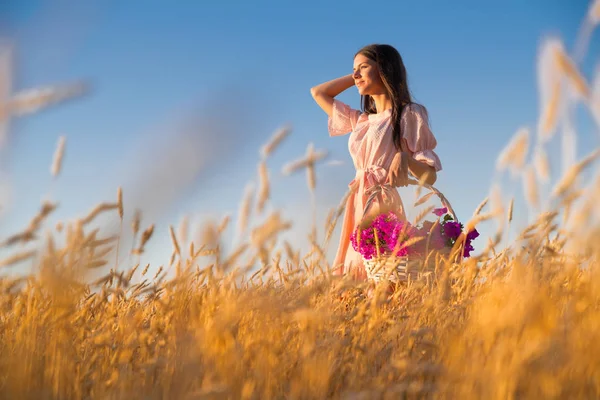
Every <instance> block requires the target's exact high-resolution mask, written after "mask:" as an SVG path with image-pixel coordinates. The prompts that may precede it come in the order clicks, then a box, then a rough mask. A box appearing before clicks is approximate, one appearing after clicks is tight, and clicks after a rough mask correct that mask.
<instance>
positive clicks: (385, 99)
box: [371, 93, 392, 113]
mask: <svg viewBox="0 0 600 400" xmlns="http://www.w3.org/2000/svg"><path fill="white" fill-rule="evenodd" d="M371 97H372V98H373V101H374V102H375V108H376V109H377V113H380V112H383V111H385V110H387V109H388V108H392V99H390V96H388V95H387V93H386V94H375V95H371Z"/></svg>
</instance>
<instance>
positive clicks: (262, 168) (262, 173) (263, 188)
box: [256, 161, 270, 213]
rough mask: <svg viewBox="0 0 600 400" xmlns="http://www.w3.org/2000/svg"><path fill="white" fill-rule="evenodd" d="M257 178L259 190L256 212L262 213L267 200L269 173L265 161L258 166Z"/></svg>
mask: <svg viewBox="0 0 600 400" xmlns="http://www.w3.org/2000/svg"><path fill="white" fill-rule="evenodd" d="M258 177H259V182H260V189H259V191H258V201H257V207H256V209H257V211H258V212H259V213H262V211H263V209H264V207H265V204H266V203H267V200H268V199H269V195H270V190H269V186H270V185H269V171H268V170H267V164H266V162H265V161H261V162H260V163H259V164H258Z"/></svg>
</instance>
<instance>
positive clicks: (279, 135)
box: [261, 126, 291, 158]
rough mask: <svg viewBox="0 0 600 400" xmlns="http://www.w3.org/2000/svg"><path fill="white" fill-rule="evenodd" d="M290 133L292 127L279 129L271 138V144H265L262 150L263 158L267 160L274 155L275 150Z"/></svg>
mask: <svg viewBox="0 0 600 400" xmlns="http://www.w3.org/2000/svg"><path fill="white" fill-rule="evenodd" d="M290 132H291V127H290V126H284V127H283V128H281V129H279V130H278V131H277V132H275V134H274V135H273V136H272V137H271V139H270V140H269V142H267V144H265V145H264V146H263V147H262V149H261V155H262V157H263V158H267V157H269V156H270V155H271V154H273V152H274V151H275V149H276V148H277V147H278V146H279V145H280V144H281V142H282V141H283V140H284V139H285V138H286V137H287V136H288V135H289V134H290Z"/></svg>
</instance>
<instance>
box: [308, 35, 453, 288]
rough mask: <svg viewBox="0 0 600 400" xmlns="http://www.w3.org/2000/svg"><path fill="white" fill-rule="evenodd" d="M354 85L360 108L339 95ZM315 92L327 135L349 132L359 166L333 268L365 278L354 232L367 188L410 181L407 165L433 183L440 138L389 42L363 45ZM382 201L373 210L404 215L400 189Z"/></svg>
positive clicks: (314, 88) (402, 64) (360, 216)
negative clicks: (349, 67) (349, 65)
mask: <svg viewBox="0 0 600 400" xmlns="http://www.w3.org/2000/svg"><path fill="white" fill-rule="evenodd" d="M352 86H356V87H357V89H358V93H359V94H360V96H361V110H356V109H353V108H351V107H350V106H348V105H347V104H344V103H342V102H341V101H339V100H338V99H336V96H337V95H339V94H340V93H342V92H343V91H345V90H346V89H348V88H350V87H352ZM311 94H312V96H313V98H314V100H315V101H316V102H317V104H318V105H319V106H320V107H321V108H322V109H323V110H324V111H325V112H326V113H327V115H328V116H329V119H328V130H329V135H330V136H340V135H345V134H350V136H349V138H348V149H349V151H350V155H351V157H352V160H353V163H354V167H355V168H356V175H355V178H354V179H353V180H352V181H351V182H350V183H349V188H350V189H351V194H350V196H349V197H348V200H347V201H346V209H345V213H344V220H343V224H342V232H341V237H340V240H339V247H338V250H337V253H336V256H335V260H334V262H333V272H334V274H336V275H348V274H349V275H350V276H352V277H353V278H355V279H358V280H366V279H367V274H366V271H365V268H364V265H363V259H362V256H361V255H360V253H358V252H356V251H355V250H354V248H353V247H352V244H351V242H350V236H351V234H352V232H353V231H354V230H355V229H356V227H357V225H358V224H359V223H360V222H361V221H364V219H363V211H364V206H365V203H366V201H367V198H368V193H367V192H368V190H369V188H371V187H373V186H374V185H378V184H385V183H388V184H390V185H392V186H394V187H399V186H406V185H407V184H408V172H409V171H410V173H411V174H412V175H413V176H414V177H416V178H417V179H421V178H422V177H423V175H424V174H427V175H426V177H425V178H426V180H425V182H426V183H428V184H430V185H431V184H433V183H434V182H435V181H436V179H437V174H436V173H437V172H438V171H440V170H441V169H442V164H441V162H440V159H439V157H438V156H437V154H436V153H435V152H434V149H435V147H436V145H437V141H436V139H435V137H434V135H433V133H432V132H431V129H430V127H429V119H428V113H427V110H426V108H425V107H424V106H422V105H420V104H416V103H414V102H413V100H412V96H411V94H410V91H409V88H408V81H407V76H406V68H405V67H404V62H403V61H402V57H401V56H400V53H398V51H397V50H396V49H395V48H394V47H392V46H390V45H385V44H372V45H369V46H366V47H364V48H362V49H361V50H359V51H358V52H357V53H356V54H355V56H354V66H353V72H352V73H351V74H348V75H345V76H342V77H340V78H337V79H333V80H331V81H328V82H325V83H322V84H320V85H317V86H315V87H313V88H312V89H311ZM378 203H380V201H379V202H377V201H376V202H375V203H374V204H375V206H374V207H373V208H371V210H372V213H373V214H376V213H379V212H381V210H383V209H384V208H385V209H389V208H390V207H391V208H392V209H395V210H397V212H398V213H399V214H400V215H399V216H400V217H401V218H405V214H404V209H403V206H402V201H401V199H400V195H399V194H398V192H397V191H395V190H394V191H393V193H392V196H391V199H388V200H386V202H385V204H378ZM365 217H367V216H365Z"/></svg>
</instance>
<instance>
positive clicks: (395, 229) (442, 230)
mask: <svg viewBox="0 0 600 400" xmlns="http://www.w3.org/2000/svg"><path fill="white" fill-rule="evenodd" d="M433 213H434V214H435V215H436V216H438V218H439V223H438V224H436V225H435V226H434V224H435V222H432V221H425V222H423V224H422V225H421V226H413V225H412V224H410V223H409V222H408V221H403V220H400V219H399V218H398V216H397V215H396V214H395V213H394V212H393V211H389V212H387V213H384V214H380V215H378V216H377V217H376V218H375V219H374V220H373V222H371V224H370V225H369V226H367V227H366V228H364V229H356V230H355V231H354V232H353V233H352V236H351V237H350V240H351V242H352V247H353V248H354V250H356V251H357V252H358V253H360V254H361V255H362V256H363V258H364V259H365V260H371V259H373V257H375V256H380V255H389V254H392V253H393V252H394V250H396V255H397V256H399V257H402V256H409V255H424V253H425V251H426V249H425V246H426V243H427V242H429V248H430V249H436V250H442V249H443V248H444V247H446V248H452V247H453V246H454V244H455V243H456V240H457V239H458V238H459V236H460V235H461V234H462V233H463V231H464V226H463V224H462V223H461V222H459V221H456V220H455V219H454V217H453V216H452V215H451V214H450V213H448V209H447V208H446V207H444V208H436V209H434V210H433ZM466 235H467V236H466V239H465V243H464V250H463V256H464V257H469V256H470V254H471V252H472V251H473V250H474V248H473V245H472V241H473V240H474V239H476V238H477V237H478V236H479V232H477V230H476V229H474V230H472V231H470V232H468V233H466ZM428 236H430V237H429V241H428V240H427V239H428ZM419 237H420V238H422V240H411V239H413V238H419ZM409 241H410V242H409Z"/></svg>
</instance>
